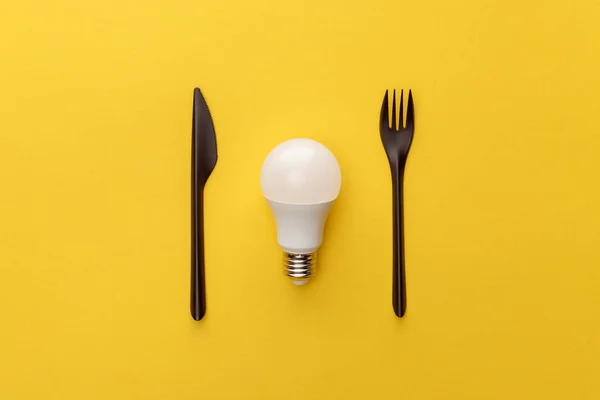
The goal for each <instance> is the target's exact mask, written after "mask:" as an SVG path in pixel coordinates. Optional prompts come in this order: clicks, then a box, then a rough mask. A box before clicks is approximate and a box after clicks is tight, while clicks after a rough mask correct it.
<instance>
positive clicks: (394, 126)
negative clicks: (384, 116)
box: [392, 89, 402, 131]
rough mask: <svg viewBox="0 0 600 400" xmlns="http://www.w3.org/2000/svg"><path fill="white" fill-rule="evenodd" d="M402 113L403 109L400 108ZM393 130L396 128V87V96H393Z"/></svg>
mask: <svg viewBox="0 0 600 400" xmlns="http://www.w3.org/2000/svg"><path fill="white" fill-rule="evenodd" d="M400 115H402V110H400ZM392 130H393V131H395V130H396V89H394V97H392Z"/></svg>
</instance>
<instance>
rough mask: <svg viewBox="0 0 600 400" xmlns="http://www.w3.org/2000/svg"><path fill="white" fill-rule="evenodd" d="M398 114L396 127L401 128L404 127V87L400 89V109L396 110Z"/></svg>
mask: <svg viewBox="0 0 600 400" xmlns="http://www.w3.org/2000/svg"><path fill="white" fill-rule="evenodd" d="M398 114H400V116H399V117H400V123H399V124H398V129H403V128H404V117H403V116H404V89H402V90H400V111H399V112H398Z"/></svg>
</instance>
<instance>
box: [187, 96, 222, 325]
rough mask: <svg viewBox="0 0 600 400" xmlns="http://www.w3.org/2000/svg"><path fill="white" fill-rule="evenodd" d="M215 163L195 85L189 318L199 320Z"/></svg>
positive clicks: (211, 133) (211, 132) (211, 134)
mask: <svg viewBox="0 0 600 400" xmlns="http://www.w3.org/2000/svg"><path fill="white" fill-rule="evenodd" d="M216 164H217V137H216V135H215V127H214V125H213V121H212V118H211V116H210V112H209V111H208V105H207V104H206V101H205V100H204V97H203V96H202V93H201V92H200V89H198V88H195V89H194V112H193V116H192V290H191V312H192V318H194V319H195V320H196V321H200V320H201V319H202V317H204V314H205V313H206V284H205V279H204V276H205V273H204V186H205V184H206V181H207V180H208V177H209V176H210V174H211V173H212V171H213V169H214V168H215V165H216Z"/></svg>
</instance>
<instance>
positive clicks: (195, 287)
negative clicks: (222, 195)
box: [191, 173, 206, 321]
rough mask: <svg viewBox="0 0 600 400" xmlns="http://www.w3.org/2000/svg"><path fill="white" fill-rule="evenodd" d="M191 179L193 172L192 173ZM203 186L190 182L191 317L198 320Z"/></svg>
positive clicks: (202, 305) (202, 302)
mask: <svg viewBox="0 0 600 400" xmlns="http://www.w3.org/2000/svg"><path fill="white" fill-rule="evenodd" d="M192 179H195V174H194V173H192ZM203 194H204V188H202V187H197V185H196V184H195V182H192V285H191V287H192V290H191V292H192V293H191V312H192V318H194V319H195V320H196V321H200V320H201V319H202V317H204V314H205V313H206V284H205V282H204V204H203V203H204V200H203Z"/></svg>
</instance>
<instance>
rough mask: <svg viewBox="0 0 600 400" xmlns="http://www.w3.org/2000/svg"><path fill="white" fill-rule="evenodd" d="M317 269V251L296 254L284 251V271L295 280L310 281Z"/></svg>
mask: <svg viewBox="0 0 600 400" xmlns="http://www.w3.org/2000/svg"><path fill="white" fill-rule="evenodd" d="M316 269H317V252H316V251H315V252H314V253H307V254H295V253H288V252H286V251H284V252H283V272H284V273H285V275H286V276H289V277H290V278H291V279H292V280H293V281H308V280H309V279H310V278H311V277H312V276H313V274H314V273H315V271H316Z"/></svg>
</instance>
